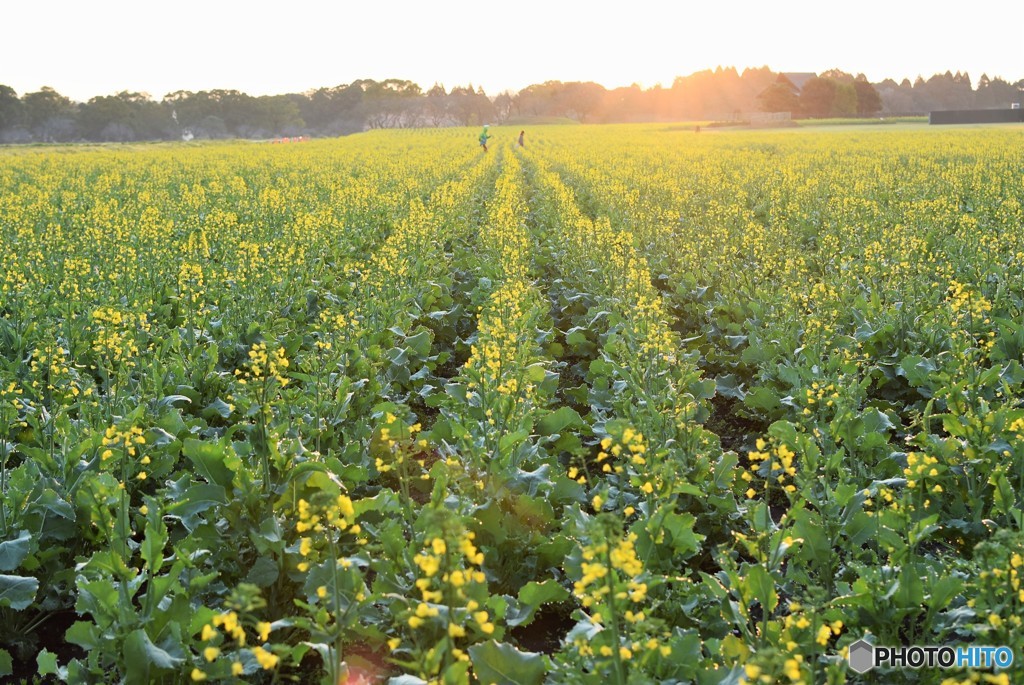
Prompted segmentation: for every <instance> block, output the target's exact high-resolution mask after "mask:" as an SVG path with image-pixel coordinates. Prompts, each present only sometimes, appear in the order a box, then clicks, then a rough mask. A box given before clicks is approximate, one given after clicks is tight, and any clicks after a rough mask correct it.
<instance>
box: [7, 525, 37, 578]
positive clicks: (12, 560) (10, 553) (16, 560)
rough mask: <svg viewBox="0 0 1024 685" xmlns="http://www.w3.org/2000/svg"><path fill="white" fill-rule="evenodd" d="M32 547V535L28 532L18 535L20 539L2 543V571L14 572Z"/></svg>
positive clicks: (24, 531)
mask: <svg viewBox="0 0 1024 685" xmlns="http://www.w3.org/2000/svg"><path fill="white" fill-rule="evenodd" d="M31 546H32V534H31V533H29V532H28V531H27V530H23V531H21V532H20V533H18V537H16V538H15V539H13V540H8V541H7V542H0V571H13V570H14V569H16V568H18V566H19V565H21V562H22V560H23V559H24V558H25V557H26V556H28V553H29V550H30V549H31Z"/></svg>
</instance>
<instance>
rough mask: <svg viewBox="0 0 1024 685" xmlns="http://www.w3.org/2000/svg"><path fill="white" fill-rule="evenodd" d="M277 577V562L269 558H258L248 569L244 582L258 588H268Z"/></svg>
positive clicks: (278, 570)
mask: <svg viewBox="0 0 1024 685" xmlns="http://www.w3.org/2000/svg"><path fill="white" fill-rule="evenodd" d="M279 575H280V569H278V567H277V562H275V561H274V560H273V559H271V558H270V557H260V558H259V559H257V560H256V563H255V564H253V565H252V568H251V569H249V575H247V576H246V577H245V582H247V583H252V584H253V585H256V586H258V587H270V586H271V585H273V584H274V583H275V582H276V581H277V577H278V576H279Z"/></svg>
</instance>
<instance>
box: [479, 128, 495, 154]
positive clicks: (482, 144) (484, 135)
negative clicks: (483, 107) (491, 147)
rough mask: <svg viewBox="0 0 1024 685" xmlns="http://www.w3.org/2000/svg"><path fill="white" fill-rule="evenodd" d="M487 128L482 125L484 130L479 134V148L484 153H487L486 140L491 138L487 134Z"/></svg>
mask: <svg viewBox="0 0 1024 685" xmlns="http://www.w3.org/2000/svg"><path fill="white" fill-rule="evenodd" d="M488 126H489V124H484V130H483V131H481V132H480V147H482V148H483V149H484V152H487V139H488V138H491V137H492V136H491V134H490V133H488V132H487V128H488Z"/></svg>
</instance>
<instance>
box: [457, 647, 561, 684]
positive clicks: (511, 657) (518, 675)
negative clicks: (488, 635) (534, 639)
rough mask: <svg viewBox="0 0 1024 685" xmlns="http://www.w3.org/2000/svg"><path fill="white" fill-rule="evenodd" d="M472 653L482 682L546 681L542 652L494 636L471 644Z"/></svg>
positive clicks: (475, 669)
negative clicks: (527, 650) (523, 650)
mask: <svg viewBox="0 0 1024 685" xmlns="http://www.w3.org/2000/svg"><path fill="white" fill-rule="evenodd" d="M469 656H470V658H471V659H472V661H473V671H474V672H475V673H476V677H477V678H478V679H479V680H480V682H481V683H494V684H495V685H540V684H541V683H542V682H543V681H544V673H545V671H546V668H545V665H544V656H543V655H542V654H538V653H535V652H520V651H519V650H518V649H516V648H515V647H513V646H512V645H509V644H505V643H499V642H495V641H494V640H491V641H490V642H484V643H482V644H477V645H473V646H472V647H470V648H469Z"/></svg>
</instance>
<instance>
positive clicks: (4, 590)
mask: <svg viewBox="0 0 1024 685" xmlns="http://www.w3.org/2000/svg"><path fill="white" fill-rule="evenodd" d="M37 590H39V581H38V580H37V579H35V578H32V577H25V576H5V575H0V607H5V606H9V607H11V608H12V609H14V610H15V611H21V610H22V609H24V608H26V607H27V606H28V605H30V604H31V603H32V602H33V601H34V600H35V598H36V591H37Z"/></svg>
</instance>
